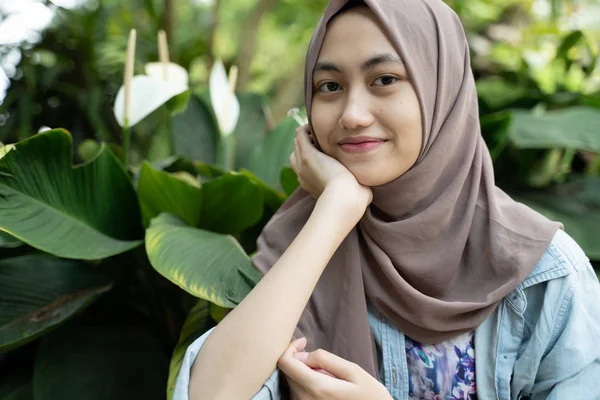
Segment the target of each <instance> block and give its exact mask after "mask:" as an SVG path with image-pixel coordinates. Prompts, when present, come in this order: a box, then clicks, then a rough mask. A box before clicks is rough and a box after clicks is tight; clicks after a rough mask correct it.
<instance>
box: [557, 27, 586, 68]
mask: <svg viewBox="0 0 600 400" xmlns="http://www.w3.org/2000/svg"><path fill="white" fill-rule="evenodd" d="M583 39H585V37H584V36H583V33H582V32H581V31H579V30H577V31H573V32H571V33H569V34H568V35H567V36H565V37H564V39H563V41H562V43H561V44H560V46H559V47H558V49H557V50H556V58H562V59H563V60H565V61H567V62H568V64H567V69H568V67H569V65H570V64H569V63H570V59H569V50H571V49H572V48H573V47H574V46H576V45H577V44H578V43H579V42H580V41H582V40H583Z"/></svg>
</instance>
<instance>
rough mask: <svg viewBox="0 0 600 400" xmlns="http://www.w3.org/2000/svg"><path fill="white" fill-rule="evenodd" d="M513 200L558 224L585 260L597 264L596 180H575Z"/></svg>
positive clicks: (599, 190) (599, 186)
mask: <svg viewBox="0 0 600 400" xmlns="http://www.w3.org/2000/svg"><path fill="white" fill-rule="evenodd" d="M513 197H514V198H515V199H516V200H518V201H521V202H523V203H525V204H527V205H528V206H530V207H532V208H533V209H534V210H537V211H538V212H540V213H542V214H544V215H545V216H546V217H548V218H550V219H551V220H555V221H560V222H562V223H563V224H564V225H565V230H566V232H567V233H569V234H570V235H571V236H572V237H573V238H574V239H575V241H576V242H577V243H578V244H579V245H580V246H581V247H582V248H583V250H584V251H585V252H586V254H587V256H588V257H590V258H591V259H593V260H600V242H599V241H598V237H599V235H600V228H599V227H600V178H598V177H588V178H583V179H578V180H575V181H573V182H569V183H565V184H562V185H557V186H556V187H554V188H552V189H547V190H536V191H526V192H519V193H515V194H513Z"/></svg>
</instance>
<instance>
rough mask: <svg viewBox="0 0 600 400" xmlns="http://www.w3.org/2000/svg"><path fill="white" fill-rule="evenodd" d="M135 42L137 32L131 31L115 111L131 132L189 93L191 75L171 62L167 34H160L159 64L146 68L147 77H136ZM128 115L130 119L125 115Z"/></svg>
mask: <svg viewBox="0 0 600 400" xmlns="http://www.w3.org/2000/svg"><path fill="white" fill-rule="evenodd" d="M135 38H136V33H135V30H132V32H131V34H130V38H129V44H128V46H127V61H126V65H125V79H124V81H125V82H124V83H123V86H121V88H120V89H119V92H118V93H117V98H116V99H115V104H114V107H113V111H114V114H115V118H116V119H117V122H118V123H119V125H121V127H123V128H124V127H125V125H127V127H128V128H131V127H132V126H134V125H136V124H137V123H138V122H140V121H141V120H143V119H144V118H146V117H147V116H148V115H149V114H150V113H152V112H153V111H154V110H156V109H157V108H159V107H160V106H162V105H163V104H165V103H166V102H167V101H169V100H170V99H172V98H173V97H175V96H177V95H178V94H181V93H183V92H185V91H186V90H188V73H187V71H186V70H185V68H183V67H182V66H180V65H177V64H175V63H172V62H169V48H168V45H167V37H166V34H165V32H164V31H160V32H159V33H158V42H159V43H158V45H159V53H160V62H154V63H149V64H146V66H145V72H146V75H137V76H133V63H134V57H135ZM127 97H129V99H127ZM125 102H128V104H127V105H126V104H125ZM126 113H128V114H129V115H125V114H126Z"/></svg>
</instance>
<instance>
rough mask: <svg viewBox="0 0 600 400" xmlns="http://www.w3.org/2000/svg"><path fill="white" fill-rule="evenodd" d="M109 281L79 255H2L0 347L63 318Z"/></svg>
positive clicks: (41, 331) (24, 339)
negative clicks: (78, 257)
mask: <svg viewBox="0 0 600 400" xmlns="http://www.w3.org/2000/svg"><path fill="white" fill-rule="evenodd" d="M111 287H112V284H111V282H110V280H109V279H108V277H107V276H106V275H105V274H103V273H100V272H97V271H94V270H93V269H92V268H91V267H90V266H88V265H86V264H84V263H83V262H81V261H75V260H63V259H58V258H55V257H52V256H50V255H48V254H37V255H27V256H22V257H16V258H7V259H3V260H0V352H4V351H6V350H9V349H11V348H14V347H17V346H20V345H23V344H25V343H27V342H29V341H31V340H33V339H35V338H37V337H39V336H40V335H42V334H44V333H46V332H47V331H48V330H49V329H51V328H53V327H55V326H57V325H58V324H61V323H63V322H65V321H66V320H68V319H69V318H71V317H72V316H73V315H75V314H76V313H78V312H80V311H81V310H83V309H84V308H85V307H87V306H88V305H89V304H90V303H91V302H93V301H94V300H95V299H96V298H97V297H98V296H99V295H100V294H101V293H104V292H106V291H108V290H110V288H111Z"/></svg>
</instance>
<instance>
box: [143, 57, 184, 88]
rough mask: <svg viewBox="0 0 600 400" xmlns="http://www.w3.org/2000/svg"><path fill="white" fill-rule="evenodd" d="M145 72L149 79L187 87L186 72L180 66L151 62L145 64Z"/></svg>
mask: <svg viewBox="0 0 600 400" xmlns="http://www.w3.org/2000/svg"><path fill="white" fill-rule="evenodd" d="M145 70H146V75H148V76H149V77H151V78H154V79H157V80H162V81H167V82H169V83H172V84H173V85H181V86H185V87H186V88H187V87H188V79H189V78H188V72H187V71H186V70H185V68H183V67H182V66H181V65H178V64H175V63H172V62H167V63H162V62H151V63H148V64H146V66H145Z"/></svg>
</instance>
